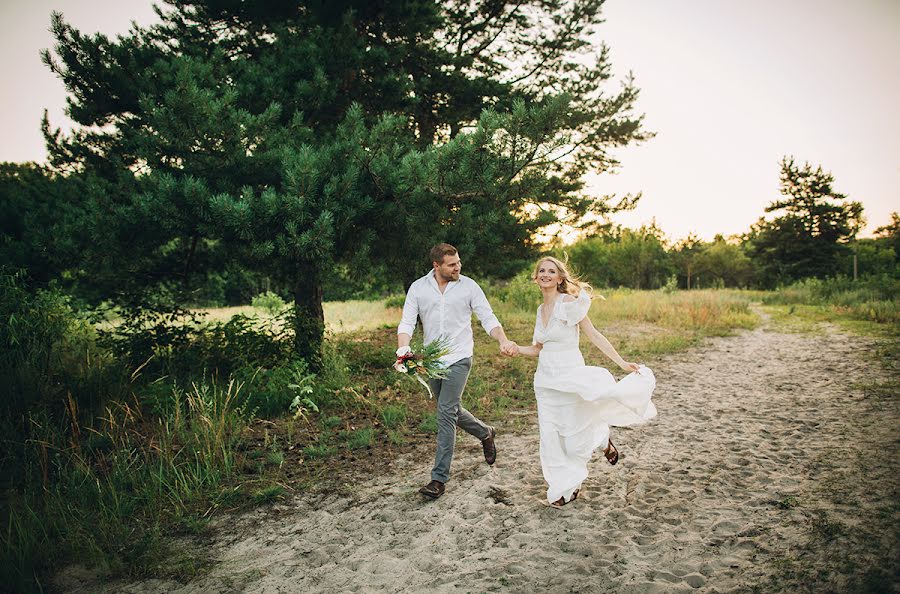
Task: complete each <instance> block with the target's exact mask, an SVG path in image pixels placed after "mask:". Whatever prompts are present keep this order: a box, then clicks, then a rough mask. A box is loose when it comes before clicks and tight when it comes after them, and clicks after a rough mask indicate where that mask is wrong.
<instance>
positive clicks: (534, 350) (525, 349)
mask: <svg viewBox="0 0 900 594" xmlns="http://www.w3.org/2000/svg"><path fill="white" fill-rule="evenodd" d="M542 348H544V345H542V344H541V343H537V344H533V345H531V346H520V347H519V354H520V355H525V356H526V357H537V356H538V355H540V354H541V349H542Z"/></svg>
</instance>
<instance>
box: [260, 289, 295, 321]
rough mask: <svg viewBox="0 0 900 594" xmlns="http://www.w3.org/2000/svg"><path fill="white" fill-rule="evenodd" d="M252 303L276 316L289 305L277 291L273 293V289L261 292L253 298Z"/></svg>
mask: <svg viewBox="0 0 900 594" xmlns="http://www.w3.org/2000/svg"><path fill="white" fill-rule="evenodd" d="M251 305H253V307H255V308H257V309H261V310H263V311H265V312H266V313H267V314H269V315H270V316H275V315H278V314H279V313H281V312H282V311H284V308H285V307H287V303H285V302H284V299H282V298H281V296H280V295H278V294H277V293H273V292H271V291H266V292H265V293H260V294H259V295H257V296H256V297H254V298H253V301H252V302H251Z"/></svg>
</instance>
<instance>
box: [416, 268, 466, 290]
mask: <svg viewBox="0 0 900 594" xmlns="http://www.w3.org/2000/svg"><path fill="white" fill-rule="evenodd" d="M425 276H427V277H428V284H430V285H431V286H432V287H434V290H435V291H437V292H438V293H440V292H441V288H440V287H439V286H438V283H437V277H436V276H435V274H434V268H432V269H431V270H430V271H429V272H428V274H427V275H425ZM459 278H460V280H462V276H460V277H459ZM458 284H459V281H458V280H457V281H450V282H448V283H447V286H446V287H445V288H444V294H445V295H446V294H447V291H449V290H450V289H452V288H453V287H455V286H456V285H458Z"/></svg>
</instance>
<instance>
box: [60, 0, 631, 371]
mask: <svg viewBox="0 0 900 594" xmlns="http://www.w3.org/2000/svg"><path fill="white" fill-rule="evenodd" d="M602 4H603V1H602V0H587V1H584V2H556V1H553V2H547V1H546V0H526V1H525V2H511V1H510V2H506V1H501V2H472V1H467V0H449V1H447V2H436V1H421V0H404V1H397V2H393V1H391V2H389V1H386V0H375V1H363V0H341V1H338V2H329V3H322V2H301V1H290V0H280V1H279V2H266V3H263V2H231V1H229V2H223V1H222V0H168V1H167V2H166V5H167V6H166V9H160V10H159V13H160V18H161V23H160V24H158V25H154V26H152V27H148V28H140V27H135V28H133V29H132V31H131V32H130V33H129V34H127V35H125V36H122V37H119V38H117V39H116V40H110V39H108V38H106V37H104V36H102V35H95V36H86V35H83V34H81V33H80V32H78V31H77V30H75V29H74V28H72V27H71V26H70V25H68V24H66V23H65V22H64V21H63V19H62V17H61V16H60V15H58V14H57V15H55V16H54V17H53V23H52V29H53V33H54V35H55V37H56V40H57V45H56V47H55V55H53V54H50V53H49V52H47V53H46V54H45V56H44V57H45V61H46V63H47V64H48V66H49V67H50V68H51V69H52V70H53V71H54V72H55V73H56V74H57V75H59V76H60V78H62V80H63V82H64V83H65V85H66V88H67V90H68V91H69V99H68V113H69V115H70V117H72V119H74V120H75V121H76V122H77V123H78V124H80V125H81V126H82V127H81V128H79V129H77V130H76V131H75V132H73V133H72V134H71V135H69V136H65V135H63V134H61V133H60V132H59V131H53V130H51V129H50V127H49V124H47V123H46V121H45V134H46V136H47V139H48V146H49V149H50V153H51V158H52V163H53V165H54V167H55V168H56V169H57V170H58V171H61V172H69V171H77V172H80V173H82V174H83V175H84V177H85V179H87V180H88V183H87V186H86V189H85V192H84V193H85V196H86V197H87V200H88V206H87V207H86V208H85V218H84V220H85V221H86V222H85V224H84V225H83V229H84V232H83V234H82V236H83V237H85V238H86V239H87V241H86V251H85V258H84V259H85V265H86V266H90V267H92V268H93V270H94V274H95V276H96V277H97V278H108V279H109V281H110V282H109V287H110V290H111V291H112V290H113V289H114V290H115V291H116V292H119V293H121V298H126V297H127V296H132V297H136V298H142V297H143V296H145V295H146V294H147V293H146V287H148V286H153V285H159V284H161V283H171V282H173V281H174V282H177V283H179V284H180V285H181V286H183V288H184V289H185V290H189V289H190V288H191V283H192V278H194V277H195V276H196V274H197V272H198V271H203V270H207V269H210V268H215V267H221V266H223V265H225V264H226V263H227V262H229V261H231V260H232V259H234V258H238V259H240V261H242V262H243V263H244V264H245V265H246V266H248V267H251V268H253V269H255V270H259V271H261V272H264V273H265V274H266V275H267V276H270V277H272V278H273V279H274V280H277V282H278V284H279V285H280V286H285V287H287V288H288V289H287V290H288V292H289V293H290V294H291V295H292V298H293V303H294V318H293V319H294V329H295V340H296V350H297V353H298V355H300V356H302V357H304V358H307V359H309V360H310V361H311V362H312V364H313V365H315V364H316V359H317V356H318V353H319V350H320V344H321V340H322V335H323V329H324V323H323V310H322V297H323V294H324V287H325V285H326V284H327V283H329V282H333V280H332V279H333V277H334V276H335V275H333V272H332V271H334V270H335V269H337V268H339V267H342V266H343V267H349V269H351V270H355V271H357V274H385V273H386V274H391V275H394V276H396V277H397V278H399V279H402V280H403V281H404V282H406V283H408V282H410V281H411V280H412V279H413V278H415V276H416V275H418V274H421V272H422V271H423V270H425V269H427V268H426V267H427V262H424V259H425V258H424V254H425V253H426V251H427V248H428V247H429V246H430V245H431V244H432V243H434V242H435V241H438V240H449V241H451V242H454V243H456V244H457V245H458V247H459V248H460V249H461V250H463V257H464V258H466V261H467V270H470V269H472V268H474V269H475V270H477V271H479V272H493V273H496V274H512V273H513V272H514V271H515V270H516V269H517V267H518V266H519V265H520V264H521V262H523V261H524V260H525V259H526V258H527V257H528V256H529V255H530V254H531V253H532V251H533V249H534V245H533V243H532V239H531V238H532V235H533V233H534V231H536V230H538V229H540V228H542V227H544V226H545V225H548V224H552V223H554V222H556V221H559V220H560V219H561V218H565V219H566V220H567V221H570V222H573V223H576V224H577V223H579V222H583V221H585V220H587V219H586V218H585V217H586V215H589V214H598V213H603V212H607V211H609V210H612V209H615V208H616V207H618V206H621V204H614V203H612V202H611V201H609V200H607V199H605V198H596V197H593V196H590V195H587V194H585V193H584V192H583V181H582V177H583V175H584V173H585V172H587V171H589V170H591V171H604V170H607V169H609V168H611V167H614V166H615V165H616V161H615V159H614V158H613V157H611V156H610V154H609V149H610V148H611V147H615V146H623V145H626V144H628V143H630V142H633V141H638V140H642V139H644V138H646V137H647V134H645V133H644V132H642V131H641V117H639V116H634V115H632V114H631V110H632V108H633V105H634V101H635V99H636V96H637V90H636V89H635V88H634V86H633V85H632V83H631V81H630V80H626V81H625V84H624V86H622V88H621V89H620V90H618V91H616V92H613V93H609V92H608V91H607V90H606V89H605V84H606V83H607V81H608V80H609V79H610V76H611V75H610V68H609V62H608V54H607V49H606V48H605V47H604V46H602V45H601V46H592V45H591V43H590V42H589V36H590V35H592V34H593V33H594V29H595V26H596V25H597V24H598V23H600V22H601V17H600V9H601V6H602ZM626 203H627V197H626ZM469 265H474V266H469Z"/></svg>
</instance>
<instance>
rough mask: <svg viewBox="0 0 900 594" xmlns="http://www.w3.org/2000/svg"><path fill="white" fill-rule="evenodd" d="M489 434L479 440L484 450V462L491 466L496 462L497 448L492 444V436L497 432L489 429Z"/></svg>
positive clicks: (491, 428)
mask: <svg viewBox="0 0 900 594" xmlns="http://www.w3.org/2000/svg"><path fill="white" fill-rule="evenodd" d="M490 430H491V432H490V434H489V435H488V436H487V437H485V438H484V439H482V440H481V448H482V449H483V450H484V461H485V462H487V463H488V464H489V465H491V466H493V465H494V462H496V461H497V446H496V445H495V444H494V436H495V435H497V432H496V431H495V430H494V428H493V427H490Z"/></svg>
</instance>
